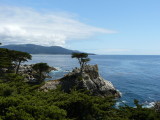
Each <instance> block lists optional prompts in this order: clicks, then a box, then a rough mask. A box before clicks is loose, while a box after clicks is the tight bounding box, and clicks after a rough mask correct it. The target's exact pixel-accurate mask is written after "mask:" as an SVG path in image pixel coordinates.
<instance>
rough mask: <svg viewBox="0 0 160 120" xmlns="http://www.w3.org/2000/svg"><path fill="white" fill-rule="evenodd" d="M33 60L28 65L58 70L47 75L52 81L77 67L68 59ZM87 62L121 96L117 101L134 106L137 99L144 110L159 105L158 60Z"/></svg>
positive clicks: (115, 57)
mask: <svg viewBox="0 0 160 120" xmlns="http://www.w3.org/2000/svg"><path fill="white" fill-rule="evenodd" d="M32 56H33V58H32V60H31V61H29V62H28V64H32V63H38V62H45V63H48V64H49V65H50V66H53V67H57V68H58V71H55V72H53V71H52V72H51V73H50V75H51V76H52V78H51V79H57V78H60V77H62V76H63V75H64V74H66V73H67V72H68V71H71V70H72V69H73V68H74V67H78V66H79V65H78V62H77V60H76V59H72V58H71V56H70V55H32ZM90 58H91V62H90V64H98V66H99V72H100V74H101V76H102V77H104V78H105V79H106V80H109V81H111V82H112V83H113V84H114V86H115V87H116V88H117V89H118V90H119V91H120V92H121V93H122V98H121V99H120V100H119V101H123V102H124V103H125V104H128V105H131V106H133V100H134V99H138V100H139V101H140V103H143V104H144V106H146V107H150V106H152V105H153V103H154V102H155V101H158V100H159V101H160V56H129V55H128V56H127V55H93V56H90ZM118 104H121V102H117V105H118Z"/></svg>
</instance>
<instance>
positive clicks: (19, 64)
mask: <svg viewBox="0 0 160 120" xmlns="http://www.w3.org/2000/svg"><path fill="white" fill-rule="evenodd" d="M20 64H21V61H19V62H18V65H17V69H16V74H18V70H19V66H20Z"/></svg>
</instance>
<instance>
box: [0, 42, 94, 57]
mask: <svg viewBox="0 0 160 120" xmlns="http://www.w3.org/2000/svg"><path fill="white" fill-rule="evenodd" d="M0 47H1V48H7V49H11V50H17V51H22V52H27V53H30V54H66V55H67V54H72V53H75V52H76V53H77V52H80V51H78V50H70V49H66V48H63V47H60V46H49V47H48V46H41V45H35V44H19V45H4V46H0ZM88 54H90V55H95V54H92V53H88Z"/></svg>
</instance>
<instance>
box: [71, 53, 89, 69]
mask: <svg viewBox="0 0 160 120" xmlns="http://www.w3.org/2000/svg"><path fill="white" fill-rule="evenodd" d="M71 57H72V58H77V59H78V62H79V64H80V69H81V72H82V71H83V68H84V65H86V63H87V62H89V61H90V58H88V54H87V53H72V56H71Z"/></svg>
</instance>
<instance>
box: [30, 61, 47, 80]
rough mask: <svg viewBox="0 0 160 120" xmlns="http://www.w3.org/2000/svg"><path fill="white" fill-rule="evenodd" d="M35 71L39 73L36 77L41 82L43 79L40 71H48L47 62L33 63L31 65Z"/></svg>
mask: <svg viewBox="0 0 160 120" xmlns="http://www.w3.org/2000/svg"><path fill="white" fill-rule="evenodd" d="M32 68H33V69H34V70H35V71H37V73H39V75H38V77H39V78H38V79H39V81H40V82H43V80H44V78H45V77H44V75H43V74H42V72H48V70H49V68H50V67H49V66H48V64H47V63H37V64H34V65H33V67H32Z"/></svg>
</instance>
